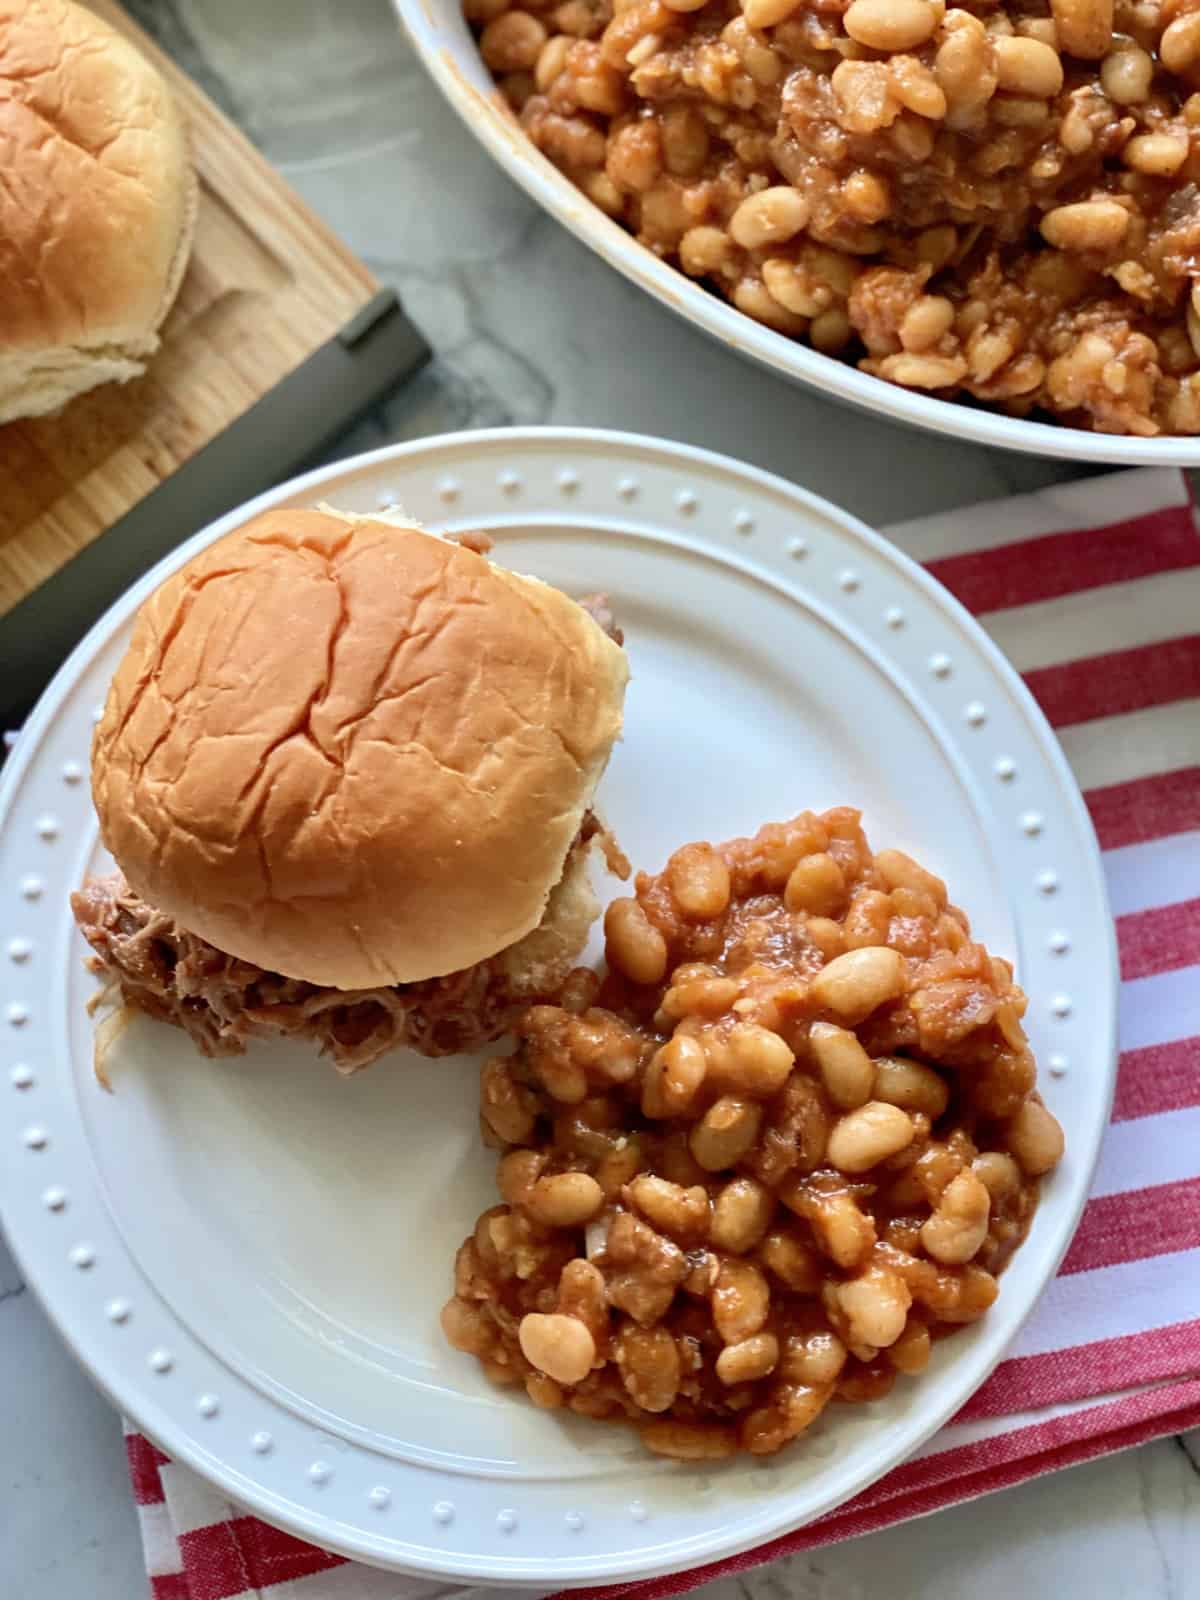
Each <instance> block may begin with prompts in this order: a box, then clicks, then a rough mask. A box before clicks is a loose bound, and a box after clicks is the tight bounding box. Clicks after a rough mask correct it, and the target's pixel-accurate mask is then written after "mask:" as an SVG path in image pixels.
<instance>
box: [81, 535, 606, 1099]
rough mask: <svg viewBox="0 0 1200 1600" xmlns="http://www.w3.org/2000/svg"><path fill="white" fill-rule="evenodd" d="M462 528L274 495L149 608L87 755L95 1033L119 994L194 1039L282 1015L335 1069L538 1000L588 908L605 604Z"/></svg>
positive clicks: (468, 1035)
mask: <svg viewBox="0 0 1200 1600" xmlns="http://www.w3.org/2000/svg"><path fill="white" fill-rule="evenodd" d="M486 548H487V541H486V540H475V541H472V540H470V539H468V540H467V541H465V542H464V543H459V542H455V541H452V540H447V539H442V538H439V537H437V536H435V535H433V534H430V533H427V532H424V531H422V530H421V529H419V528H415V527H412V526H408V525H400V524H399V523H398V521H397V520H396V519H395V518H394V517H391V516H389V517H386V518H382V519H356V518H353V517H350V516H345V515H342V514H340V513H337V512H332V511H328V510H320V511H296V510H279V511H270V512H266V513H264V514H263V515H261V516H258V517H256V518H254V519H253V520H252V521H251V522H249V523H247V524H246V525H245V526H244V527H242V528H239V529H237V530H236V531H235V532H233V533H231V534H228V535H227V536H226V537H225V538H223V539H221V540H219V541H218V542H217V543H215V544H213V545H211V546H209V547H208V548H207V549H206V550H204V551H203V552H202V553H201V554H200V555H198V556H197V557H195V559H193V560H192V561H190V562H189V563H188V564H187V565H186V566H184V567H182V568H181V569H180V570H179V571H178V572H176V573H175V574H174V575H173V576H172V577H170V578H168V580H167V581H166V582H165V583H164V584H163V585H162V586H161V588H159V589H157V590H156V591H155V593H154V594H152V595H151V596H150V598H149V599H148V600H147V601H146V602H145V603H144V605H143V606H142V608H141V610H140V611H139V613H138V615H137V619H136V622H135V625H134V630H133V637H132V639H131V641H130V644H129V648H128V650H127V651H126V654H125V657H124V659H123V660H122V662H121V664H120V666H119V668H118V669H117V673H116V676H115V677H114V679H113V682H112V686H111V688H110V690H109V694H108V700H107V703H106V705H105V708H104V715H103V718H102V720H101V722H100V724H99V726H98V727H97V730H96V736H95V742H94V745H93V750H92V793H93V797H94V800H95V805H96V810H97V813H98V815H99V818H100V830H101V835H102V837H103V840H104V843H105V845H106V846H107V847H108V849H109V851H110V852H111V853H112V855H113V858H114V859H115V861H116V863H117V866H118V868H119V869H120V870H119V873H118V874H117V875H115V876H112V877H106V878H98V879H92V880H90V881H89V882H87V883H86V884H85V885H84V887H83V888H82V889H81V890H80V891H79V892H78V893H76V894H75V895H74V896H73V897H72V906H73V909H74V912H75V917H76V920H77V922H78V923H79V926H80V928H81V929H82V931H83V934H84V937H85V938H86V939H87V941H88V943H89V944H90V945H91V947H92V951H93V952H94V955H93V957H92V962H91V964H92V967H93V969H94V970H95V971H96V972H97V973H98V974H99V975H100V976H101V977H102V978H103V979H104V980H105V983H106V990H105V991H104V992H105V993H107V994H108V995H109V996H110V997H111V998H112V999H113V1000H114V1001H118V1000H119V1002H120V1009H119V1010H118V1011H116V1012H115V1013H114V1014H113V1017H112V1019H111V1022H110V1024H109V1027H108V1029H107V1030H106V1032H107V1033H111V1032H113V1031H114V1029H119V1027H120V1026H121V1025H122V1024H123V1022H124V1020H126V1019H127V1018H128V1016H129V1015H130V1014H131V1012H133V1011H143V1012H147V1013H149V1014H150V1015H151V1016H154V1017H158V1018H161V1019H163V1020H165V1021H168V1022H172V1023H175V1024H176V1025H177V1026H179V1027H182V1028H185V1029H186V1030H187V1032H188V1033H189V1034H191V1036H192V1038H193V1039H194V1040H195V1042H196V1044H197V1045H198V1046H199V1048H200V1050H201V1051H203V1052H204V1054H206V1055H212V1056H226V1055H237V1054H240V1053H241V1052H242V1051H243V1050H244V1049H245V1046H246V1042H247V1040H248V1039H251V1038H255V1037H260V1036H264V1035H266V1036H269V1035H280V1034H284V1035H288V1034H295V1035H303V1036H305V1037H307V1038H310V1039H312V1040H314V1041H315V1042H316V1043H317V1044H318V1045H319V1046H320V1048H321V1050H322V1051H323V1052H325V1053H327V1054H329V1055H330V1056H332V1058H333V1061H334V1064H335V1066H336V1067H337V1068H338V1070H339V1071H340V1072H344V1073H350V1072H354V1071H357V1070H358V1069H359V1068H360V1067H364V1066H367V1065H369V1064H370V1063H371V1062H372V1061H374V1060H376V1059H377V1058H378V1057H379V1056H381V1055H382V1054H383V1053H384V1052H385V1051H387V1050H390V1049H393V1048H395V1047H397V1046H408V1047H411V1048H413V1049H415V1050H419V1051H421V1052H422V1053H423V1054H425V1055H431V1056H436V1055H444V1054H449V1053H452V1052H455V1051H459V1050H469V1049H472V1048H474V1047H476V1046H477V1045H479V1044H482V1043H484V1042H486V1041H487V1040H490V1039H494V1038H496V1037H497V1036H498V1035H499V1034H500V1033H502V1032H504V1031H505V1029H506V1027H507V1026H508V1025H509V1023H510V1022H511V1021H512V1020H513V1019H514V1018H515V1016H516V1014H517V1013H518V1012H519V1010H520V1009H521V1008H522V1007H523V1006H525V1005H527V1004H529V1002H530V1001H531V1000H533V999H536V998H539V997H546V996H551V995H554V994H555V993H556V991H557V989H558V988H559V986H560V985H561V983H562V981H563V979H564V978H565V977H566V974H567V972H568V971H569V970H570V968H571V966H572V963H573V961H574V959H575V957H576V956H577V955H578V954H579V952H580V950H581V949H582V947H583V945H584V943H585V941H586V938H587V934H588V930H589V928H590V926H591V924H592V922H593V921H594V920H595V917H596V915H597V913H598V910H599V907H598V904H597V902H596V899H595V897H594V895H593V893H592V889H591V884H590V881H589V877H588V855H589V846H590V842H591V841H592V840H593V839H594V838H596V836H597V835H599V836H600V837H601V839H602V840H603V839H604V835H603V830H602V829H601V827H600V825H599V824H598V822H597V821H596V820H595V818H594V816H593V815H592V812H591V810H590V806H591V800H592V795H593V792H594V790H595V788H596V785H597V783H598V781H599V779H600V777H601V774H602V773H603V771H604V768H605V765H606V763H607V761H608V757H609V752H610V750H611V748H612V745H613V742H614V741H615V739H616V738H617V736H618V734H619V733H620V729H621V713H622V703H623V699H624V692H625V684H626V680H627V678H628V667H627V664H626V659H625V654H624V651H623V650H622V649H621V648H620V635H619V634H616V632H615V629H613V628H612V624H611V617H610V616H609V615H608V613H607V608H606V607H605V606H604V604H603V602H602V600H599V601H597V602H585V603H576V602H575V601H574V600H571V599H569V598H568V597H567V596H566V595H565V594H562V593H561V592H560V591H559V590H557V589H552V588H550V587H549V586H548V585H546V584H544V583H541V582H539V581H538V580H537V579H535V578H529V577H523V576H521V575H519V574H517V573H513V572H509V571H506V570H505V569H504V568H503V567H500V566H497V565H494V564H493V563H492V562H491V561H489V560H488V559H487V558H486V554H485V553H484V552H485V551H486ZM589 604H592V605H593V611H594V612H595V614H593V612H591V611H589V610H588V609H587V606H588V605H589ZM597 617H599V619H600V620H597ZM605 842H606V843H607V841H605ZM609 859H610V863H615V864H616V865H617V866H618V867H619V866H620V861H619V852H617V851H616V850H615V846H611V845H610V846H609ZM626 870H627V869H626ZM102 1055H103V1048H102V1046H101V1044H100V1043H98V1070H99V1071H100V1072H101V1076H103V1063H102Z"/></svg>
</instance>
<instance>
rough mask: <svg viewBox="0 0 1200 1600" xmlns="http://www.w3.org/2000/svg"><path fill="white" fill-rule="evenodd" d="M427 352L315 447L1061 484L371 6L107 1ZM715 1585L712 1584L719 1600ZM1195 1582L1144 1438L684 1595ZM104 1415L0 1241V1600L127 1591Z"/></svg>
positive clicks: (886, 498)
mask: <svg viewBox="0 0 1200 1600" xmlns="http://www.w3.org/2000/svg"><path fill="white" fill-rule="evenodd" d="M130 9H131V10H133V11H134V12H135V13H136V14H137V15H138V16H139V18H140V19H141V20H142V21H143V22H144V23H145V25H146V26H148V27H149V28H150V29H151V31H152V32H154V33H155V35H156V36H157V37H158V39H159V40H160V42H161V43H163V45H164V46H165V47H166V48H167V49H168V50H169V51H170V52H171V53H172V54H173V55H174V56H175V57H176V59H177V60H178V61H180V63H181V64H182V65H183V66H185V67H186V68H187V69H188V70H189V71H190V72H192V73H193V74H194V75H195V76H196V77H197V78H198V79H199V80H200V81H201V82H202V83H203V85H204V87H205V88H206V89H207V90H208V91H209V92H210V93H211V94H212V95H213V96H214V97H215V98H216V99H217V100H218V101H219V102H220V103H221V105H222V106H223V107H224V108H225V109H226V111H228V112H229V113H230V114H231V115H232V116H233V117H235V118H236V120H237V121H238V122H240V123H241V124H242V126H243V127H244V128H245V129H246V130H247V132H248V133H249V134H250V136H251V137H252V138H253V139H254V140H255V142H256V143H257V144H258V145H260V146H261V148H262V149H263V150H264V151H265V152H266V154H267V155H268V157H269V158H270V159H271V160H272V161H273V162H275V164H276V165H277V166H278V167H279V168H280V170H281V171H283V172H284V173H285V174H286V175H287V177H288V178H289V179H290V180H291V182H292V183H293V184H294V185H295V187H296V188H297V189H298V190H299V191H300V192H301V193H302V194H303V195H304V196H305V198H306V199H307V200H308V201H309V202H310V203H311V204H312V205H313V206H314V207H315V208H316V209H317V210H318V211H319V212H321V214H322V215H323V216H324V217H325V218H326V219H327V220H328V221H329V222H330V223H331V224H332V225H333V226H334V227H335V228H336V229H337V230H338V231H339V232H340V233H341V234H342V236H343V237H344V238H345V239H346V241H347V242H348V243H349V244H350V246H351V247H352V248H353V249H354V250H356V251H357V252H358V254H359V255H360V256H361V257H362V258H363V259H364V260H365V261H366V262H367V263H368V264H369V265H370V266H371V268H372V269H373V271H374V272H375V273H376V274H377V275H378V277H379V278H380V279H381V280H383V281H384V282H386V283H390V284H394V285H395V286H396V287H397V288H398V289H399V290H400V292H401V293H402V295H403V297H404V301H405V304H406V306H407V307H408V309H409V311H410V312H411V313H412V315H413V317H414V318H415V319H416V321H418V322H419V323H420V325H421V326H422V328H423V329H424V331H425V333H426V334H427V336H428V337H429V339H430V342H431V343H432V345H433V346H434V348H435V350H436V352H437V358H436V360H435V361H434V362H433V364H432V365H431V366H430V368H429V369H427V371H426V372H425V373H424V374H423V375H422V376H421V377H420V378H419V379H418V380H417V381H416V382H415V383H414V384H412V385H411V386H410V387H409V388H408V389H407V390H406V391H405V392H404V393H402V394H400V395H399V396H398V397H397V398H395V399H394V400H393V401H392V402H390V403H389V404H388V405H387V406H385V407H384V408H382V410H381V411H380V412H379V413H378V414H376V415H374V416H372V417H370V418H369V419H367V420H366V421H364V422H363V423H361V424H360V425H359V426H358V427H357V428H356V429H355V430H354V434H353V436H352V437H351V438H349V439H347V440H346V441H344V442H343V444H342V446H341V447H340V449H339V453H348V452H349V451H351V450H357V449H368V448H371V447H373V446H375V445H379V444H383V443H386V442H388V441H390V440H395V439H402V438H413V437H417V436H420V435H422V434H429V433H435V432H442V431H446V430H453V429H459V428H472V427H490V426H496V425H503V424H507V423H541V422H557V423H572V424H587V425H591V426H597V427H605V426H608V427H621V428H628V429H634V430H640V431H644V432H646V433H652V434H659V435H664V436H667V437H670V438H673V439H679V440H682V441H685V442H687V443H689V444H696V445H706V446H710V447H713V448H716V449H720V450H723V451H726V452H728V453H729V454H732V455H735V456H740V457H741V458H743V459H744V460H747V461H750V462H753V463H754V464H756V465H758V466H760V467H764V468H767V469H769V470H772V471H775V472H778V473H781V474H783V475H784V476H786V477H789V478H791V479H793V480H795V481H796V482H798V483H801V484H803V485H805V486H806V487H807V488H810V489H812V490H814V491H816V492H817V493H819V494H823V495H827V496H829V498H830V499H832V500H834V501H837V502H838V503H840V504H841V505H844V506H845V507H846V508H847V509H848V510H850V511H852V512H855V513H857V514H858V515H859V516H861V517H863V518H864V519H866V520H867V521H868V522H874V523H883V522H888V521H893V520H897V519H899V518H904V517H912V516H918V515H920V514H922V513H924V512H930V511H935V510H942V509H946V508H948V507H952V506H956V505H963V504H967V503H969V502H971V501H974V500H983V499H989V498H992V497H994V496H998V495H1003V494H1008V493H1012V492H1016V491H1020V490H1027V489H1033V488H1037V487H1039V486H1040V485H1042V484H1045V483H1049V482H1052V481H1054V480H1056V479H1060V478H1063V477H1067V476H1071V475H1072V474H1073V472H1074V471H1076V470H1077V469H1073V468H1070V467H1064V466H1060V465H1056V464H1055V463H1053V462H1047V461H1039V460H1034V459H1023V458H1021V457H1018V456H1013V455H1006V454H1001V453H998V452H992V451H988V450H984V449H980V448H975V447H971V446H967V445H962V444H956V443H954V442H952V441H945V440H937V439H933V438H927V437H925V436H924V435H921V434H918V433H910V432H907V431H903V430H901V429H898V428H895V427H892V426H890V425H888V424H886V423H884V422H881V421H876V420H874V419H872V418H869V417H865V416H860V415H856V414H852V413H850V412H848V411H844V410H840V409H838V408H836V407H834V406H831V405H828V404H826V403H825V402H823V401H821V400H820V399H819V398H817V397H815V396H813V395H809V394H806V393H803V392H801V391H799V390H797V389H793V388H791V387H789V386H788V385H786V384H784V383H783V382H781V381H780V380H778V379H776V378H773V377H771V376H769V375H768V374H766V373H765V372H761V371H759V370H757V369H755V368H752V367H750V366H748V365H745V364H743V363H742V362H741V361H740V360H739V359H738V358H736V357H735V356H733V355H732V354H730V353H729V352H727V351H725V350H723V349H719V348H717V347H716V346H714V345H712V344H710V343H709V342H708V341H707V340H706V339H704V338H702V337H701V336H700V335H699V334H698V333H694V332H692V331H691V330H690V329H688V328H686V327H685V326H683V324H682V323H680V322H678V321H677V320H675V319H674V318H672V317H671V316H670V315H669V314H668V313H667V312H666V311H665V310H664V309H662V308H661V307H660V306H658V305H657V304H656V303H654V302H653V301H651V300H650V299H649V298H648V297H647V296H645V295H644V294H642V293H641V292H640V291H639V290H636V289H634V288H633V287H632V286H631V285H629V284H627V283H626V282H625V281H624V280H623V279H622V278H620V277H619V276H618V275H617V274H616V273H615V272H613V271H611V270H610V269H609V268H608V267H606V266H605V265H603V264H602V263H601V262H599V261H597V260H595V259H594V258H593V257H592V256H591V255H589V253H588V252H587V251H586V250H585V248H584V247H583V246H582V245H580V244H579V243H577V242H576V241H575V240H574V239H573V238H572V237H571V236H570V235H569V234H568V233H566V231H565V230H564V229H562V228H561V227H559V226H558V224H557V223H555V222H553V221H551V220H550V219H548V218H547V217H545V216H544V215H542V214H541V213H540V212H539V211H538V210H537V209H536V208H535V207H534V205H533V203H532V202H531V201H529V200H527V199H526V198H525V196H524V195H523V194H522V193H520V192H519V191H518V190H516V189H515V188H514V187H513V186H512V185H511V184H510V183H509V181H508V180H507V178H506V177H505V176H504V175H503V174H502V173H501V172H500V171H499V170H498V168H497V167H495V166H494V165H493V163H492V162H491V160H490V159H489V158H488V157H487V156H486V155H485V154H484V152H483V151H482V149H481V148H480V147H479V146H478V145H476V143H475V142H474V141H473V140H472V138H471V136H470V135H469V134H468V133H467V132H466V131H465V129H464V128H463V127H462V126H461V125H460V124H459V122H458V120H457V118H456V117H455V116H454V114H453V113H452V112H451V111H450V110H449V109H448V107H447V106H446V105H445V104H444V103H443V102H442V100H441V98H440V95H439V94H438V91H437V90H436V89H435V88H434V87H433V86H432V84H431V83H429V82H428V81H427V80H426V78H425V76H424V74H423V73H422V71H421V69H420V67H419V66H418V64H417V62H416V60H415V58H414V57H413V55H412V52H411V51H410V49H409V47H408V45H407V43H406V41H405V40H404V39H403V38H402V36H401V34H400V32H399V29H398V28H397V26H396V24H395V22H394V20H393V17H392V13H391V10H390V7H389V5H388V0H251V3H249V4H247V3H246V0H132V3H131V5H130ZM716 1591H723V1592H722V1593H721V1594H720V1595H718V1593H717V1592H716ZM735 1591H738V1592H740V1594H741V1595H742V1596H743V1597H744V1600H872V1597H875V1596H886V1597H887V1600H918V1597H919V1600H962V1597H968V1596H969V1597H970V1600H1009V1597H1011V1596H1015V1595H1025V1594H1031V1593H1036V1592H1041V1593H1047V1594H1055V1595H1060V1596H1061V1595H1066V1596H1080V1597H1083V1596H1086V1597H1087V1600H1126V1597H1130V1596H1136V1597H1138V1600H1188V1597H1194V1596H1200V1436H1198V1435H1192V1436H1191V1437H1190V1438H1189V1439H1176V1440H1163V1441H1160V1442H1159V1443H1156V1444H1153V1445H1149V1446H1146V1447H1144V1448H1142V1449H1140V1450H1136V1451H1129V1452H1127V1453H1125V1454H1123V1455H1119V1456H1115V1457H1112V1458H1110V1459H1108V1460H1104V1461H1099V1462H1094V1463H1091V1464H1089V1465H1087V1466H1082V1467H1077V1468H1075V1469H1073V1470H1071V1471H1068V1472H1063V1473H1059V1474H1057V1475H1055V1476H1053V1477H1050V1478H1044V1479H1042V1480H1040V1481H1038V1482H1036V1483H1031V1484H1027V1485H1024V1486H1022V1487H1020V1488H1016V1489H1011V1490H1008V1491H1006V1492H1005V1493H1002V1494H997V1495H992V1496H990V1497H988V1498H987V1499H985V1500H983V1501H979V1502H976V1503H974V1504H971V1505H966V1506H961V1507H959V1508H957V1509H955V1510H951V1511H944V1512H942V1513H940V1514H939V1515H938V1516H937V1518H936V1519H935V1520H933V1521H929V1520H927V1521H922V1522H916V1523H911V1524H908V1525H907V1526H904V1527H900V1528H896V1529H893V1530H891V1531H889V1532H886V1533H879V1534H874V1535H872V1536H870V1537H868V1538H863V1539H859V1540H855V1541H853V1542H851V1543H849V1544H845V1545H841V1546H838V1547H836V1548H833V1549H829V1550H824V1551H819V1552H817V1553H816V1554H813V1555H804V1556H797V1557H794V1558H792V1559H791V1560H788V1561H785V1562H781V1563H779V1564H777V1565H775V1566H773V1567H771V1568H769V1569H760V1570H758V1571H756V1572H752V1573H750V1574H749V1575H747V1576H746V1577H744V1578H739V1579H729V1580H724V1581H722V1582H720V1583H716V1584H713V1585H710V1586H709V1588H708V1589H706V1590H702V1591H699V1592H700V1593H702V1594H704V1595H705V1596H706V1600H734V1593H735ZM146 1592H147V1591H146V1580H145V1574H144V1568H143V1566H142V1559H141V1550H140V1545H139V1542H138V1535H137V1525H136V1522H135V1518H134V1511H133V1506H132V1503H131V1500H130V1496H129V1490H128V1485H127V1481H126V1477H125V1471H124V1465H123V1457H122V1449H121V1441H120V1429H119V1424H118V1420H117V1418H116V1416H115V1414H114V1413H113V1411H112V1410H111V1408H110V1407H109V1405H108V1404H107V1402H106V1401H105V1400H104V1399H103V1398H102V1396H101V1395H99V1394H98V1393H97V1392H96V1390H95V1389H93V1387H92V1385H91V1384H90V1382H89V1381H88V1379H87V1378H86V1377H85V1375H84V1374H83V1373H82V1372H81V1371H80V1370H79V1369H78V1367H77V1366H76V1365H75V1363H74V1361H73V1360H72V1359H71V1357H70V1356H69V1355H68V1354H67V1352H66V1350H65V1349H64V1347H63V1346H62V1344H61V1343H60V1341H59V1339H58V1337H57V1336H56V1335H55V1334H54V1332H53V1331H52V1330H51V1329H50V1327H49V1326H48V1325H47V1323H46V1320H45V1318H44V1317H43V1315H42V1313H41V1311H40V1309H39V1307H38V1305H37V1303H36V1301H35V1299H34V1297H33V1295H32V1294H30V1293H28V1292H26V1291H25V1289H24V1287H23V1285H22V1282H21V1278H20V1275H19V1274H18V1272H17V1270H16V1268H15V1266H14V1264H13V1262H12V1260H11V1258H10V1257H9V1256H8V1254H7V1252H6V1251H5V1250H4V1247H3V1243H2V1241H0V1597H3V1600H84V1597H86V1600H141V1597H142V1596H143V1595H145V1594H146Z"/></svg>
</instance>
